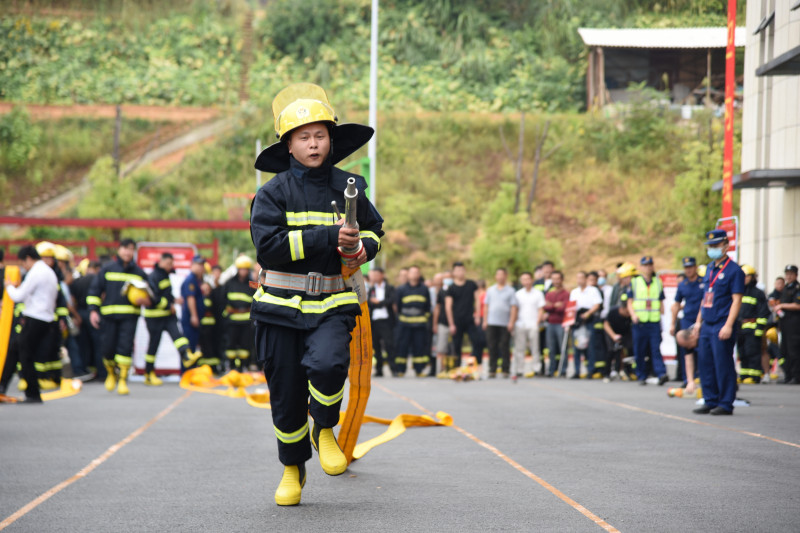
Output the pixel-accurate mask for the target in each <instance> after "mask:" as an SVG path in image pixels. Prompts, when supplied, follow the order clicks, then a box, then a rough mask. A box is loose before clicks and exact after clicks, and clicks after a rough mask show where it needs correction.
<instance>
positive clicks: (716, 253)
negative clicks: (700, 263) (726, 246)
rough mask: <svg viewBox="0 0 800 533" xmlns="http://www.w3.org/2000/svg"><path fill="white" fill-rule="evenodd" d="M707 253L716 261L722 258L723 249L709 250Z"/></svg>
mask: <svg viewBox="0 0 800 533" xmlns="http://www.w3.org/2000/svg"><path fill="white" fill-rule="evenodd" d="M706 253H707V254H708V257H710V258H711V259H714V260H716V259H719V258H720V257H722V248H708V249H707V250H706Z"/></svg>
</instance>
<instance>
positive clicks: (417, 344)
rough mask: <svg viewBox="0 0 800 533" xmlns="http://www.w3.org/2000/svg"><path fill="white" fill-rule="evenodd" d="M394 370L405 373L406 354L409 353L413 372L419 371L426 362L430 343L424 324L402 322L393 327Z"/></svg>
mask: <svg viewBox="0 0 800 533" xmlns="http://www.w3.org/2000/svg"><path fill="white" fill-rule="evenodd" d="M394 333H395V339H394V353H395V358H394V366H393V368H392V370H393V371H394V372H400V373H405V371H406V365H407V363H408V359H407V356H408V355H411V358H412V359H411V361H412V363H413V365H414V372H416V373H420V372H422V370H423V369H424V368H425V365H427V364H428V360H429V357H428V352H429V350H430V345H429V344H428V345H427V346H426V343H427V342H428V328H427V327H425V326H410V325H408V324H405V323H403V322H400V323H398V324H397V327H395V329H394Z"/></svg>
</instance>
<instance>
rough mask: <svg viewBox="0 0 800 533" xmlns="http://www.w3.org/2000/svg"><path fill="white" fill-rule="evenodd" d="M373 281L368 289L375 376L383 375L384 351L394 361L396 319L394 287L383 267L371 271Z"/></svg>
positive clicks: (387, 357) (388, 359) (390, 360)
mask: <svg viewBox="0 0 800 533" xmlns="http://www.w3.org/2000/svg"><path fill="white" fill-rule="evenodd" d="M370 277H371V278H372V283H371V284H370V287H369V290H368V291H367V300H368V304H367V305H368V306H369V310H370V315H371V316H370V318H371V319H372V349H373V357H374V359H375V377H382V376H383V362H384V358H383V352H384V351H386V361H389V363H390V365H391V364H393V363H394V325H395V321H396V317H395V313H394V308H393V304H394V303H395V301H394V287H392V286H391V285H389V283H388V282H387V281H386V278H385V276H384V273H383V269H382V268H373V269H372V270H371V271H370Z"/></svg>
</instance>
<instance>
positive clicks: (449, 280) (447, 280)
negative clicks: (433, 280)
mask: <svg viewBox="0 0 800 533" xmlns="http://www.w3.org/2000/svg"><path fill="white" fill-rule="evenodd" d="M452 284H453V278H444V281H443V282H442V285H443V286H444V288H445V289H446V288H448V287H450V285H452Z"/></svg>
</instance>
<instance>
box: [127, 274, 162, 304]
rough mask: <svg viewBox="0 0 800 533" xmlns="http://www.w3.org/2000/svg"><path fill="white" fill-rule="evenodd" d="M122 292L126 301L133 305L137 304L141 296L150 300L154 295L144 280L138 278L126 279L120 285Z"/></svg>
mask: <svg viewBox="0 0 800 533" xmlns="http://www.w3.org/2000/svg"><path fill="white" fill-rule="evenodd" d="M122 294H124V295H125V296H127V297H128V301H129V302H130V303H132V304H133V305H139V303H138V302H139V300H141V299H142V298H149V299H150V301H151V302H152V301H153V297H154V296H153V291H152V290H151V289H150V285H148V284H147V282H146V281H143V280H140V279H135V280H132V281H126V282H125V284H124V285H123V286H122Z"/></svg>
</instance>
